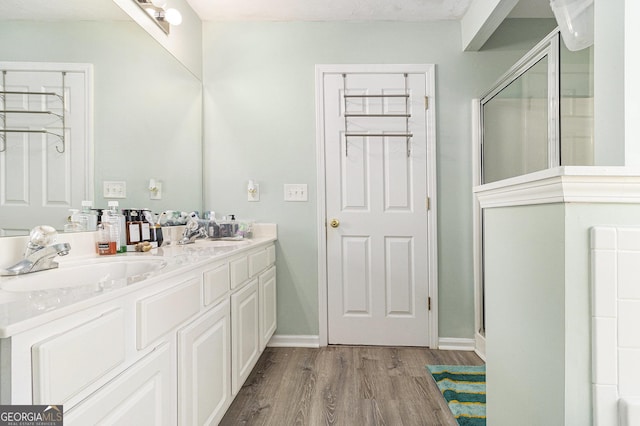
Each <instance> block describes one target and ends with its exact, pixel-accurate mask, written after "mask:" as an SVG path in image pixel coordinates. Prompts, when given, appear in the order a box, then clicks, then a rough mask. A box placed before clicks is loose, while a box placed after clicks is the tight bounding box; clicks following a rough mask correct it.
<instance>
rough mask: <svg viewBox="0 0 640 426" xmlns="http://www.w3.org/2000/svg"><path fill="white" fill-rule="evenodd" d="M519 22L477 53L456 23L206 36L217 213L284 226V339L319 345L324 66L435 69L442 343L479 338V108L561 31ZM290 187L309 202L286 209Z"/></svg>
mask: <svg viewBox="0 0 640 426" xmlns="http://www.w3.org/2000/svg"><path fill="white" fill-rule="evenodd" d="M518 21H521V22H518V23H517V25H516V24H515V23H510V24H509V26H508V28H507V29H506V30H505V31H504V35H501V34H502V32H501V31H499V33H498V34H496V35H495V36H494V37H492V39H491V40H489V42H488V43H487V46H486V50H483V51H482V52H468V53H465V52H461V50H460V27H459V23H457V22H453V21H443V22H429V23H392V22H382V23H320V22H316V23H300V22H297V23H255V22H251V23H215V22H208V23H205V24H204V26H203V34H204V42H203V49H204V61H203V63H204V73H203V75H204V78H203V83H204V89H205V90H204V109H205V119H204V125H205V127H204V132H205V133H204V141H205V188H206V193H205V208H206V209H212V210H214V211H216V212H218V213H219V214H227V213H232V212H233V213H237V214H238V215H239V216H240V217H245V218H246V217H249V218H255V219H258V220H260V221H266V222H276V223H278V225H279V235H278V237H279V242H278V247H279V250H278V261H277V267H278V303H279V309H278V331H277V333H278V334H317V333H318V298H317V291H318V290H317V271H318V264H317V235H316V229H317V214H316V209H317V203H316V197H317V193H316V133H315V124H316V123H315V99H314V97H315V87H314V84H315V81H314V67H315V65H316V64H336V63H433V64H436V99H437V100H436V105H435V107H436V108H437V110H436V115H437V127H436V130H437V164H438V203H439V205H438V220H439V223H438V244H439V250H438V257H439V259H438V263H439V264H438V268H439V309H440V315H439V324H440V332H439V335H440V336H441V337H464V338H471V337H473V335H474V330H473V322H474V314H473V312H474V307H473V269H472V221H471V149H470V143H471V99H472V98H474V97H479V96H480V95H481V94H482V93H483V92H484V91H485V90H487V89H488V88H489V87H490V85H491V84H492V83H493V82H494V81H495V80H497V78H498V77H499V76H500V75H501V74H502V73H504V72H505V71H506V70H507V69H508V68H509V67H511V65H512V64H513V63H515V62H516V61H517V60H518V59H519V58H520V57H521V56H522V55H523V54H524V53H525V52H526V51H527V50H528V49H530V48H531V47H532V46H533V45H534V44H535V43H537V41H539V40H540V39H542V38H543V37H544V35H546V34H547V33H548V32H549V31H550V30H551V29H552V28H553V26H554V25H553V24H550V23H549V21H548V20H518ZM516 28H517V30H516ZM514 34H517V36H514ZM511 41H513V45H512V46H513V47H509V46H510V44H511ZM248 179H254V180H256V181H257V182H259V183H260V190H261V199H260V202H257V203H249V202H247V201H246V199H247V195H246V182H247V180H248ZM284 183H307V184H308V185H309V202H307V203H285V202H284V201H283V187H282V185H283V184H284Z"/></svg>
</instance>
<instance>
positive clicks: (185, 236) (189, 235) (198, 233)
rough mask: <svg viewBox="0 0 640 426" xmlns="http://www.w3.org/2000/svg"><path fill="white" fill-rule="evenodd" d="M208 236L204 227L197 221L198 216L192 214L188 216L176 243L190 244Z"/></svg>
mask: <svg viewBox="0 0 640 426" xmlns="http://www.w3.org/2000/svg"><path fill="white" fill-rule="evenodd" d="M208 236H209V234H207V228H206V226H205V225H204V223H203V222H201V221H200V220H199V219H198V215H197V214H196V213H195V212H192V213H191V214H190V215H189V219H188V220H187V224H186V226H185V228H184V232H183V233H182V238H181V239H180V241H178V244H191V243H194V242H195V241H196V239H198V238H207V237H208Z"/></svg>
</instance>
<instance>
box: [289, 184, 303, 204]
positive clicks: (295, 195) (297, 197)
mask: <svg viewBox="0 0 640 426" xmlns="http://www.w3.org/2000/svg"><path fill="white" fill-rule="evenodd" d="M284 200H285V201H307V184H306V183H285V184H284Z"/></svg>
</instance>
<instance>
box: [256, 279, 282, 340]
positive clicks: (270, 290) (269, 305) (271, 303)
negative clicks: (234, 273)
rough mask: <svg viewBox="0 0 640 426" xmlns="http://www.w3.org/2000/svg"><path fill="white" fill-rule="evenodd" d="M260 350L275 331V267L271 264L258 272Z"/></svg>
mask: <svg viewBox="0 0 640 426" xmlns="http://www.w3.org/2000/svg"><path fill="white" fill-rule="evenodd" d="M258 285H259V286H260V290H259V291H260V352H262V351H263V350H264V348H265V347H266V346H267V343H269V340H270V339H271V336H273V333H274V332H275V331H276V327H277V315H276V314H277V312H276V296H277V293H276V267H275V266H271V267H270V268H269V269H267V270H266V271H265V272H264V273H262V274H260V278H259V281H258Z"/></svg>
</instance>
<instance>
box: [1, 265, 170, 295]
mask: <svg viewBox="0 0 640 426" xmlns="http://www.w3.org/2000/svg"><path fill="white" fill-rule="evenodd" d="M166 265H167V262H166V260H164V259H158V258H150V257H140V258H135V257H131V258H125V257H113V258H105V259H97V258H93V259H89V260H84V261H77V262H69V263H64V264H61V265H60V267H58V268H56V269H50V270H47V271H41V272H35V273H32V274H25V275H19V276H16V277H11V278H6V279H2V280H0V289H2V290H5V291H14V292H20V291H38V290H51V289H57V288H69V287H78V286H84V285H96V286H97V288H98V289H106V288H111V287H114V286H123V285H128V284H132V283H135V282H139V281H143V280H145V279H147V278H148V277H150V276H152V275H154V274H155V273H157V272H158V271H160V270H161V269H162V268H164V267H165V266H166Z"/></svg>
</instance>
